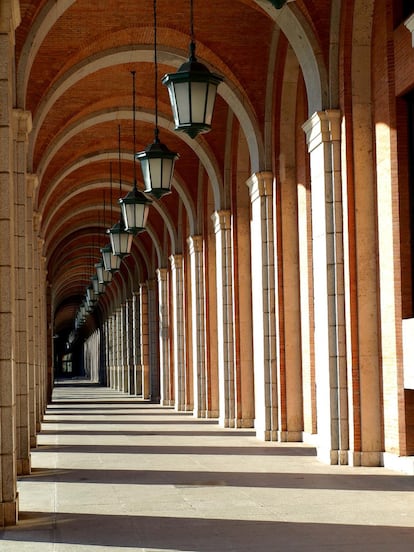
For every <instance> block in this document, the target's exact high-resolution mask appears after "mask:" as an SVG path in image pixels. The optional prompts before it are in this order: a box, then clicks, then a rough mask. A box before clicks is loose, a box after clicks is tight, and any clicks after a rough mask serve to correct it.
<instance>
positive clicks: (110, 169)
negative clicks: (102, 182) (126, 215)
mask: <svg viewBox="0 0 414 552" xmlns="http://www.w3.org/2000/svg"><path fill="white" fill-rule="evenodd" d="M109 188H110V191H111V196H110V198H109V199H110V204H111V222H110V224H112V161H110V163H109Z"/></svg>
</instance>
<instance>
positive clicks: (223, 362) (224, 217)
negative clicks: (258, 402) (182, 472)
mask: <svg viewBox="0 0 414 552" xmlns="http://www.w3.org/2000/svg"><path fill="white" fill-rule="evenodd" d="M212 219H213V223H214V231H215V234H216V278H217V337H218V343H217V345H218V347H217V348H218V375H219V423H220V425H221V426H223V427H235V425H236V404H235V401H236V396H235V386H236V376H235V362H234V327H233V271H232V238H231V217H230V211H216V212H215V213H214V214H213V216H212Z"/></svg>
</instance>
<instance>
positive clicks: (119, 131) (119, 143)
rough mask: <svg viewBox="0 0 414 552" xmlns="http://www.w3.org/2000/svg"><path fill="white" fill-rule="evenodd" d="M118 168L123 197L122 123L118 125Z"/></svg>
mask: <svg viewBox="0 0 414 552" xmlns="http://www.w3.org/2000/svg"><path fill="white" fill-rule="evenodd" d="M118 170H119V196H120V197H122V175H121V125H118Z"/></svg>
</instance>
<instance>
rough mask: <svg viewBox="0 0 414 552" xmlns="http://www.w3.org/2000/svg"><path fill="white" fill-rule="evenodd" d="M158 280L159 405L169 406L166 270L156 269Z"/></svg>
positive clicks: (168, 330)
mask: <svg viewBox="0 0 414 552" xmlns="http://www.w3.org/2000/svg"><path fill="white" fill-rule="evenodd" d="M157 279H158V301H159V305H158V308H159V310H158V313H159V336H160V345H159V346H160V387H161V388H160V400H161V404H162V405H165V406H170V405H173V404H174V398H173V392H172V386H173V382H172V381H171V373H170V328H169V300H168V298H169V296H168V270H167V269H166V268H158V269H157Z"/></svg>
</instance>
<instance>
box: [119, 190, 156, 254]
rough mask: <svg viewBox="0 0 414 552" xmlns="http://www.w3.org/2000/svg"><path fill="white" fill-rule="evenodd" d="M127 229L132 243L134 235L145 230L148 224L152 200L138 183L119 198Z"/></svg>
mask: <svg viewBox="0 0 414 552" xmlns="http://www.w3.org/2000/svg"><path fill="white" fill-rule="evenodd" d="M119 204H120V205H121V213H122V219H123V224H124V228H125V231H126V232H128V233H129V236H130V238H131V244H132V237H133V235H134V236H135V235H136V234H138V233H139V232H143V231H144V230H145V227H146V225H147V218H148V212H149V206H150V205H151V201H150V200H149V199H147V198H146V197H145V196H144V194H143V193H142V192H140V191H139V190H138V189H137V187H136V183H134V188H133V189H132V190H131V191H130V192H128V194H127V195H126V196H125V197H123V198H122V199H120V200H119Z"/></svg>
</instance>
